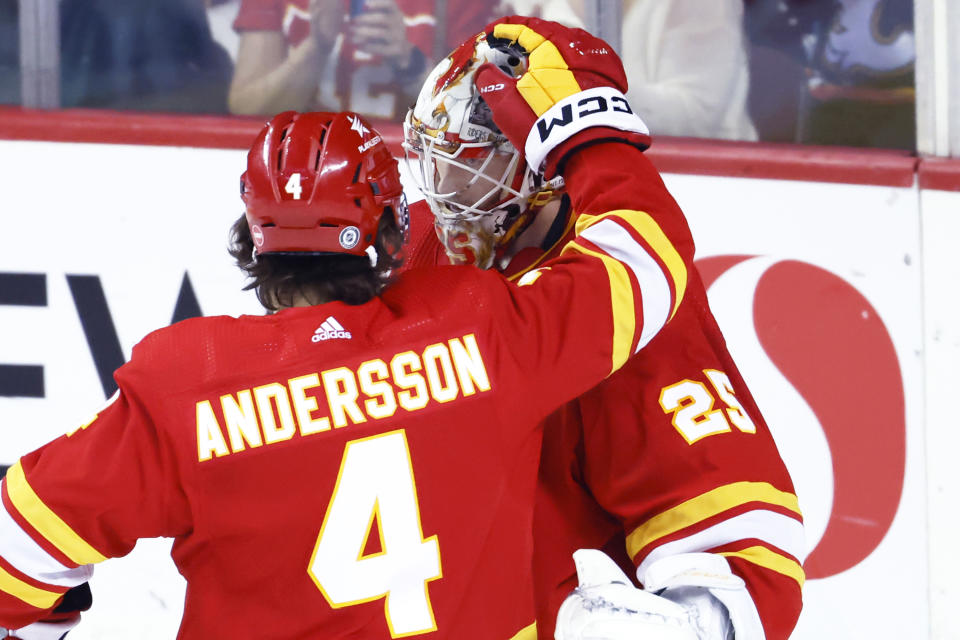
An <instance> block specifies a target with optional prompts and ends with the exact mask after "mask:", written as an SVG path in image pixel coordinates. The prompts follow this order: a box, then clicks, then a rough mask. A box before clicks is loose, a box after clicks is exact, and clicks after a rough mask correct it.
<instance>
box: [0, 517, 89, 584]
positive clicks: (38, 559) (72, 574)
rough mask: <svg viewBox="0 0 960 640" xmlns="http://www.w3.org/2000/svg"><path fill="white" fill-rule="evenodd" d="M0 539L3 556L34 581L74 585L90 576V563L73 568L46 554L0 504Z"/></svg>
mask: <svg viewBox="0 0 960 640" xmlns="http://www.w3.org/2000/svg"><path fill="white" fill-rule="evenodd" d="M0 540H3V541H4V556H3V559H4V560H6V561H7V562H9V563H10V565H11V566H13V568H15V569H16V570H17V571H20V572H21V573H23V574H25V575H28V576H30V577H31V578H33V579H34V580H39V581H40V582H46V583H47V584H52V585H57V586H60V587H75V586H77V585H78V584H81V583H83V582H86V581H87V580H89V579H90V576H91V575H93V565H89V564H87V565H81V566H79V567H77V568H75V569H73V568H70V567H67V566H66V565H64V564H62V563H61V562H60V561H58V560H57V559H56V558H54V557H53V556H51V555H50V554H49V553H47V552H46V551H45V550H44V549H43V547H41V546H40V545H38V544H37V543H36V542H34V541H33V539H32V538H31V537H30V536H28V535H27V534H26V532H25V531H24V530H23V529H21V528H20V525H19V524H17V521H16V520H14V519H13V518H12V517H11V516H10V514H9V513H7V510H6V509H5V508H3V507H0Z"/></svg>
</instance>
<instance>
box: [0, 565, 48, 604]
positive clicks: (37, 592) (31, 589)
mask: <svg viewBox="0 0 960 640" xmlns="http://www.w3.org/2000/svg"><path fill="white" fill-rule="evenodd" d="M0 590H2V591H4V592H6V593H9V594H10V595H12V596H13V597H14V598H17V599H19V600H22V601H24V602H26V603H27V604H29V605H30V606H32V607H36V608H37V609H49V608H50V607H52V606H53V605H54V603H56V601H57V598H59V597H60V596H61V595H63V594H62V593H56V592H53V591H47V590H46V589H40V588H37V587H35V586H33V585H32V584H27V583H26V582H24V581H23V580H21V579H20V578H17V577H16V576H13V575H11V574H10V573H8V572H7V571H5V570H4V569H3V567H0Z"/></svg>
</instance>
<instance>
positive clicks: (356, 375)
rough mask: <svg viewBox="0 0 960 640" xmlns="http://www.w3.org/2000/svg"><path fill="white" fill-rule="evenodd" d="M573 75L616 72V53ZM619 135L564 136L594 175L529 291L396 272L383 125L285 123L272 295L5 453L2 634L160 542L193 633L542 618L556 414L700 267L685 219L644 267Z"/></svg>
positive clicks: (201, 326) (263, 243)
mask: <svg viewBox="0 0 960 640" xmlns="http://www.w3.org/2000/svg"><path fill="white" fill-rule="evenodd" d="M570 73H571V74H572V75H573V76H574V77H575V78H576V79H577V81H578V82H579V83H581V84H583V86H585V87H596V88H603V87H608V88H609V85H610V81H609V80H608V78H607V71H606V59H605V58H602V57H596V56H588V57H585V58H584V59H583V60H580V61H578V65H577V66H576V67H571V70H570ZM609 90H610V91H613V89H612V88H611V89H609ZM508 112H510V111H509V110H508ZM620 125H622V126H623V127H624V128H627V127H629V128H632V129H640V128H641V127H642V123H641V122H640V121H639V118H637V117H636V116H635V117H633V118H630V119H624V120H623V121H622V122H621V123H620ZM517 126H527V127H534V126H535V118H530V119H529V120H528V122H527V123H526V124H525V125H520V124H519V123H518V124H517ZM606 131H607V133H608V137H611V138H615V137H617V136H618V135H619V132H618V131H616V130H613V129H609V128H607V129H606ZM610 146H615V147H620V146H623V147H624V149H623V150H619V149H618V153H619V154H622V156H623V157H625V158H632V157H634V156H636V158H634V159H637V158H640V157H641V156H640V151H639V150H637V149H635V148H634V147H627V146H626V145H621V143H619V142H610V143H604V142H600V141H599V139H598V138H597V137H596V136H595V135H590V134H589V132H579V133H578V132H577V131H575V130H570V131H568V132H567V135H564V136H557V137H554V138H553V139H551V140H550V141H549V147H547V146H545V147H544V148H543V150H544V153H545V156H546V158H547V161H548V163H550V164H551V166H562V167H564V168H563V171H565V172H567V173H568V174H569V175H571V176H573V175H578V174H582V175H583V176H584V178H583V179H582V180H579V181H577V183H578V184H579V185H580V187H579V188H570V189H569V194H570V198H571V200H572V201H573V202H574V203H576V207H577V209H578V210H579V211H581V212H583V216H584V217H583V220H582V224H581V225H580V226H579V228H578V229H579V233H578V235H577V237H576V238H574V239H572V240H571V241H570V242H569V243H568V244H567V246H566V247H565V250H564V252H563V255H561V256H559V257H558V258H557V259H556V260H554V261H551V262H550V263H547V264H544V265H543V268H541V269H539V270H534V271H531V272H529V273H528V274H527V276H525V277H524V278H522V279H521V280H520V281H518V282H517V283H511V282H509V281H508V280H507V279H506V278H504V277H503V276H502V275H499V274H496V273H494V272H489V271H481V270H478V269H474V268H469V267H446V268H436V269H429V270H415V271H411V272H408V273H404V274H402V275H400V276H399V277H397V278H396V279H395V280H394V279H393V276H392V274H393V273H394V272H395V270H396V268H397V266H398V264H399V257H400V252H401V251H402V248H403V244H404V243H403V240H404V236H405V235H406V234H405V230H406V227H407V216H406V206H405V201H404V199H403V194H402V190H401V185H400V180H399V171H398V168H397V163H396V160H395V159H394V158H392V156H391V155H390V153H389V151H388V150H387V148H386V145H385V144H384V142H383V140H382V139H381V137H380V136H379V135H378V134H377V132H376V131H374V130H373V129H372V128H371V126H370V124H369V123H368V122H366V121H365V120H364V119H363V118H361V117H359V116H357V115H356V114H316V113H312V114H297V113H293V112H287V113H283V114H280V115H279V116H276V117H275V118H274V119H273V120H272V121H271V122H270V123H269V125H268V126H267V127H265V129H264V130H263V131H262V132H261V134H260V135H259V137H258V138H257V140H256V141H255V143H254V145H253V147H252V149H251V150H250V153H249V155H248V168H247V172H246V173H245V175H244V177H243V179H242V182H241V184H242V191H243V199H244V202H245V204H246V215H245V217H244V218H241V219H240V220H239V221H238V222H237V224H235V225H234V228H233V233H234V238H233V240H234V242H233V247H232V251H231V252H232V254H233V255H234V257H235V258H236V259H237V262H238V264H239V266H241V268H243V269H244V270H245V271H246V273H247V274H248V275H250V276H251V278H252V279H253V280H252V284H251V286H253V287H255V288H256V291H257V295H258V297H259V299H260V300H261V301H262V302H263V303H264V305H265V306H266V307H267V308H269V309H272V310H274V311H275V313H273V314H270V315H267V316H256V317H254V316H242V317H239V318H232V317H212V318H197V319H191V320H186V321H183V322H180V323H178V324H175V325H173V326H171V327H168V328H165V329H160V330H158V331H156V332H154V333H151V334H150V335H148V336H147V337H146V338H145V339H144V340H142V341H141V342H140V343H139V344H138V345H137V346H136V347H135V348H134V350H133V353H132V357H131V359H130V361H129V362H128V363H126V364H125V365H123V366H122V367H121V368H120V369H118V370H117V372H116V374H115V379H116V381H117V384H118V387H119V390H118V392H117V394H116V395H114V397H113V398H111V400H110V402H109V403H108V404H107V406H106V407H104V408H103V409H101V410H100V411H99V412H98V413H97V414H96V415H95V416H94V417H92V418H91V420H89V421H88V422H87V423H85V424H83V425H80V426H79V427H78V428H76V429H74V430H73V431H71V432H69V433H68V434H67V435H64V436H62V437H60V438H58V439H56V440H54V441H53V442H51V443H49V444H48V445H46V446H44V447H41V448H40V449H38V450H36V451H34V452H32V453H29V454H27V455H26V456H24V457H23V458H21V459H20V460H19V461H18V462H17V463H16V464H14V465H13V466H12V467H11V468H10V469H9V471H8V473H7V475H6V478H5V479H4V481H3V483H2V487H0V494H2V502H3V506H2V508H0V532H2V536H0V625H2V626H4V627H6V628H8V629H13V630H14V631H13V635H14V636H17V637H21V638H26V639H27V640H32V639H33V638H38V637H43V636H42V634H43V633H47V634H48V635H49V634H50V633H56V634H57V636H59V635H60V634H61V633H62V632H63V631H66V630H67V628H69V626H70V625H71V624H73V623H74V622H75V620H66V621H63V622H62V623H60V626H59V627H55V628H54V629H53V630H52V631H51V629H50V626H51V624H53V623H52V622H50V620H52V619H51V618H47V621H46V622H44V621H43V619H44V618H45V617H46V616H48V615H49V614H50V612H51V610H53V609H54V608H55V607H58V605H60V604H62V600H63V594H64V593H65V592H67V591H68V590H70V589H71V588H76V587H77V585H81V584H83V583H84V582H85V581H86V580H87V579H88V578H89V576H90V573H91V571H92V565H93V564H95V563H97V562H100V561H103V560H105V559H107V558H113V557H118V556H122V555H124V554H126V553H128V552H129V551H130V550H131V549H132V547H133V546H134V544H135V542H136V541H137V539H139V538H143V537H155V536H166V537H172V538H174V545H173V551H172V555H173V559H174V562H175V563H176V565H177V567H178V569H179V571H180V573H181V574H182V575H183V576H184V577H185V578H186V580H187V594H186V602H185V607H184V614H183V620H182V624H181V628H180V633H179V636H178V637H180V638H198V639H199V638H203V639H208V638H262V637H269V638H271V639H286V638H288V639H293V638H296V639H301V638H319V637H322V638H334V639H335V638H347V637H351V638H357V637H362V638H388V637H401V636H416V635H421V634H432V635H430V637H435V638H504V639H508V638H514V637H518V634H522V633H523V631H522V630H523V628H524V627H525V626H526V625H528V623H529V618H528V616H529V607H528V601H527V599H526V598H525V595H526V594H527V593H528V589H529V582H528V580H526V575H525V574H526V571H525V569H526V564H525V562H526V554H527V553H528V549H526V548H525V547H524V545H523V544H519V545H518V544H517V541H518V540H523V539H525V538H526V537H527V536H528V535H529V526H528V519H525V518H524V514H526V513H529V512H530V510H531V509H532V500H533V490H534V484H535V480H536V464H537V459H538V457H539V449H540V429H539V427H538V425H539V424H540V423H541V421H542V420H543V418H544V417H545V416H546V415H547V414H548V413H549V412H550V411H551V410H552V409H553V408H555V407H557V406H559V405H560V404H561V403H562V402H565V401H568V400H570V399H572V398H573V397H575V396H576V395H578V394H581V393H583V392H584V391H586V390H587V389H588V388H589V387H591V386H592V385H594V384H596V383H597V382H598V381H599V380H601V379H602V378H604V377H605V376H607V375H609V374H610V373H611V372H613V371H616V370H617V369H618V368H620V367H621V366H622V365H623V364H624V363H625V362H626V361H627V360H628V358H629V357H630V356H631V355H632V354H633V353H635V352H636V351H637V350H638V349H640V348H641V347H642V345H643V344H644V343H645V342H648V341H649V340H650V338H651V337H652V336H653V335H655V334H656V333H657V332H658V331H659V330H661V329H662V327H663V325H664V324H665V323H666V322H667V320H668V317H667V314H666V313H664V312H663V310H665V309H672V308H675V307H676V306H677V305H678V304H679V303H680V301H681V300H682V298H683V295H684V289H685V282H686V280H687V275H686V274H687V272H688V271H689V269H690V268H691V264H692V262H691V261H692V258H693V245H692V239H691V238H690V235H689V233H688V230H687V229H686V227H685V226H684V224H683V222H682V220H679V219H678V220H675V221H673V222H671V225H672V226H671V228H670V234H669V235H670V238H671V241H670V242H665V243H664V244H662V245H661V246H660V247H659V248H660V250H661V251H662V252H664V255H668V256H669V259H667V260H665V261H664V262H663V263H651V262H650V261H649V260H647V253H646V244H645V241H644V240H643V236H642V234H641V233H640V231H639V229H643V228H649V226H650V224H651V221H650V220H649V216H648V215H647V214H646V213H643V212H641V211H637V210H634V209H631V208H630V202H629V201H628V200H627V199H625V198H624V196H625V193H623V192H618V191H617V190H606V189H604V188H603V186H604V185H605V184H606V183H607V182H608V176H605V175H604V173H603V172H602V171H599V172H598V171H597V170H595V169H592V168H591V167H592V165H594V164H595V163H596V162H597V160H598V159H599V158H602V157H605V155H606V149H607V148H608V147H610ZM649 204H651V205H656V204H657V203H655V202H652V203H649ZM610 212H615V213H614V214H611V213H610ZM60 615H63V612H62V609H61V614H60ZM38 620H40V622H36V621H38ZM44 625H46V627H47V628H45V629H44V628H41V627H43V626H44ZM520 637H522V635H521V636H520Z"/></svg>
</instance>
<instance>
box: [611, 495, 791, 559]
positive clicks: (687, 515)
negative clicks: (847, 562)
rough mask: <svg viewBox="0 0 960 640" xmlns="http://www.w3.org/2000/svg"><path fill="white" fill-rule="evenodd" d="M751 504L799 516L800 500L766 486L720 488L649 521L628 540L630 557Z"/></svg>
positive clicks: (638, 528) (633, 532)
mask: <svg viewBox="0 0 960 640" xmlns="http://www.w3.org/2000/svg"><path fill="white" fill-rule="evenodd" d="M748 502H765V503H767V504H772V505H777V506H779V507H784V508H786V509H789V510H790V511H793V512H795V513H796V514H797V515H799V514H800V504H799V502H798V501H797V496H795V495H794V494H792V493H787V492H786V491H780V490H779V489H777V488H776V487H774V486H773V485H771V484H769V483H767V482H749V481H744V482H734V483H733V484H727V485H723V486H722V487H717V488H716V489H713V490H712V491H708V492H706V493H703V494H701V495H699V496H697V497H695V498H691V499H690V500H687V501H686V502H682V503H680V504H678V505H677V506H675V507H673V508H672V509H668V510H666V511H664V512H662V513H660V514H657V515H655V516H654V517H652V518H650V519H649V520H647V521H646V522H644V523H643V524H642V525H640V526H639V527H637V528H636V529H634V530H633V531H632V532H631V533H630V535H628V536H627V553H629V554H630V557H631V558H633V557H634V556H636V554H637V552H638V551H640V550H641V549H642V548H644V547H645V546H647V545H648V544H650V543H651V542H653V541H654V540H659V539H660V538H663V537H664V536H668V535H670V534H671V533H676V532H677V531H680V530H681V529H685V528H686V527H689V526H691V525H694V524H696V523H698V522H701V521H703V520H706V519H707V518H710V517H712V516H715V515H718V514H720V513H723V512H724V511H726V510H728V509H732V508H733V507H736V506H738V505H741V504H747V503H748Z"/></svg>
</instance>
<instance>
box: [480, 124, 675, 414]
mask: <svg viewBox="0 0 960 640" xmlns="http://www.w3.org/2000/svg"><path fill="white" fill-rule="evenodd" d="M564 177H565V180H566V182H567V185H568V193H569V194H570V197H571V200H572V202H573V206H574V207H575V209H574V211H575V212H576V213H577V214H578V217H577V220H576V233H575V235H574V237H573V239H572V240H571V241H569V242H568V243H567V244H566V245H565V246H564V248H563V250H562V251H561V252H560V255H559V256H558V257H557V258H555V259H553V260H549V261H547V262H545V263H544V264H543V266H541V267H540V268H538V269H535V270H533V271H530V272H528V273H526V274H525V275H524V276H523V277H521V278H519V279H518V280H517V281H516V286H514V287H513V288H512V289H510V290H511V291H512V292H513V299H512V300H510V301H509V302H503V301H501V302H500V303H499V304H498V305H497V306H496V309H500V308H505V307H510V306H512V307H513V308H514V311H515V313H516V315H518V316H519V317H520V318H521V320H522V321H521V322H519V323H517V322H506V321H503V322H498V323H497V324H496V331H497V333H499V334H500V335H501V336H504V337H505V338H506V341H507V344H508V349H509V352H508V353H504V354H498V359H499V360H503V361H514V362H516V363H517V364H518V365H519V368H520V372H521V378H520V379H519V380H517V381H516V384H518V385H522V386H524V387H529V388H530V390H529V393H527V394H526V395H527V396H528V397H534V398H535V397H541V396H542V397H543V398H545V400H544V402H546V401H548V400H550V401H555V400H557V398H558V397H559V398H560V401H566V400H569V399H572V398H573V397H575V396H576V395H578V394H580V393H582V392H584V391H586V390H587V389H589V388H590V387H592V386H594V385H595V384H596V383H597V382H599V381H600V380H602V379H603V377H605V376H608V375H610V374H611V373H613V372H614V371H616V370H617V369H619V368H620V367H622V366H623V365H624V364H625V363H626V362H627V360H628V359H630V358H631V356H633V355H634V354H635V353H636V352H637V351H639V350H640V349H642V348H643V347H644V346H645V345H646V344H647V343H648V342H649V341H650V340H651V339H652V338H653V337H654V336H656V335H657V333H658V332H659V331H660V330H661V329H662V328H663V327H664V326H665V325H666V324H667V323H668V322H669V321H670V318H671V316H672V315H673V314H674V311H675V308H676V306H677V305H678V304H679V301H680V300H681V299H682V297H683V295H684V291H685V288H686V279H687V273H688V271H689V269H690V265H691V263H692V258H693V241H692V239H691V236H690V233H689V229H688V228H687V226H686V221H685V219H684V218H683V215H682V213H681V212H680V210H679V208H678V207H677V205H676V203H674V202H673V199H672V198H671V197H670V196H669V194H668V193H667V191H666V188H665V186H664V185H663V182H662V181H661V180H660V178H659V175H658V174H657V172H656V170H655V169H654V168H653V166H652V165H651V164H650V163H649V161H648V160H646V158H645V157H644V156H643V154H642V153H641V152H640V151H639V150H637V149H635V148H634V147H632V146H628V145H625V144H620V143H615V142H607V143H600V144H597V145H594V146H590V147H588V148H585V149H582V150H579V151H577V152H576V153H575V154H573V155H572V157H571V158H570V160H569V161H568V163H567V172H566V173H565V176H564ZM595 365H601V367H602V369H603V371H602V372H601V375H599V376H598V375H597V371H596V369H595ZM557 390H561V391H562V393H560V394H557V393H556V391H557ZM571 392H572V393H571ZM560 401H557V403H556V404H553V405H552V406H548V407H547V409H548V410H550V409H553V408H556V407H557V406H558V405H559V403H560ZM544 416H545V414H544V415H543V416H541V417H544Z"/></svg>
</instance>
